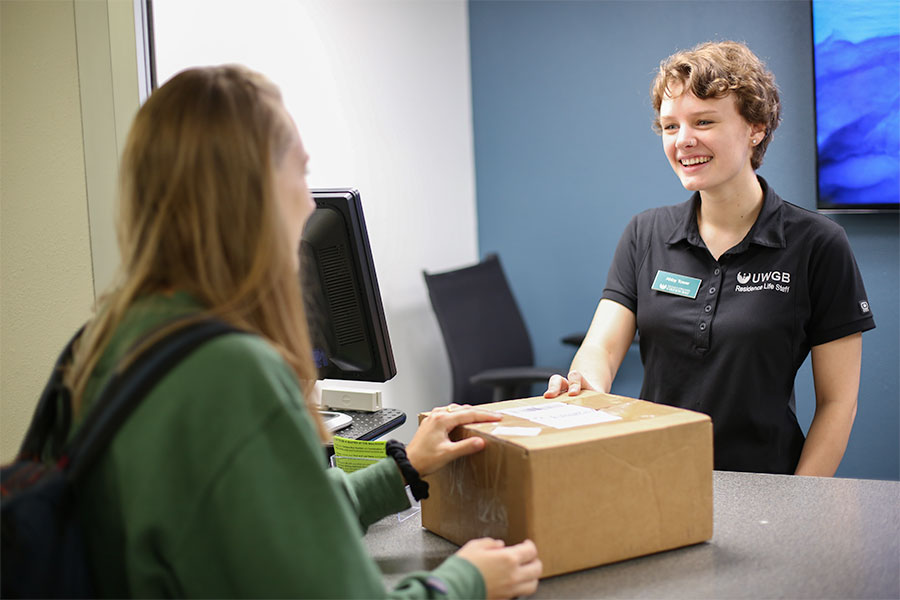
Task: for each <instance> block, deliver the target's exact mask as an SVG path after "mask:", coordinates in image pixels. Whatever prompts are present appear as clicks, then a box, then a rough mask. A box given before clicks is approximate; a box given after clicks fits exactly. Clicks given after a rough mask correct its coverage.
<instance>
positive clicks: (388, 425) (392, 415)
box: [333, 408, 406, 441]
mask: <svg viewBox="0 0 900 600" xmlns="http://www.w3.org/2000/svg"><path fill="white" fill-rule="evenodd" d="M339 412H342V413H345V414H347V415H349V416H351V417H353V422H352V423H351V424H350V426H349V427H345V428H343V429H340V430H338V431H335V432H334V433H333V435H336V436H339V437H343V438H349V439H351V440H365V441H369V440H374V439H376V438H378V437H380V436H382V435H384V434H385V433H387V432H389V431H392V430H394V429H396V428H397V427H400V426H401V425H403V424H404V423H405V422H406V413H404V412H403V411H401V410H397V409H396V408H384V409H381V410H377V411H375V412H366V411H363V410H342V411H339Z"/></svg>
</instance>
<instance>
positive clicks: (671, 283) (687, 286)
mask: <svg viewBox="0 0 900 600" xmlns="http://www.w3.org/2000/svg"><path fill="white" fill-rule="evenodd" d="M700 283H701V280H700V279H697V278H696V277H688V276H687V275H678V274H677V273H669V272H668V271H657V272H656V279H654V280H653V285H651V286H650V289H652V290H656V291H657V292H664V293H666V294H674V295H676V296H683V297H685V298H696V297H697V291H698V290H699V289H700Z"/></svg>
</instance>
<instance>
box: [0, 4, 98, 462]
mask: <svg viewBox="0 0 900 600" xmlns="http://www.w3.org/2000/svg"><path fill="white" fill-rule="evenodd" d="M0 56H2V64H0V407H2V411H0V417H2V418H0V435H2V438H0V442H2V447H0V460H2V461H3V462H6V461H8V460H9V459H10V458H12V456H13V455H14V454H15V451H16V449H17V448H18V444H19V442H20V441H21V438H22V435H23V433H24V431H25V428H26V427H27V425H28V422H29V420H30V417H31V413H32V411H33V410H34V405H35V402H36V400H37V397H38V395H39V394H40V391H41V389H42V387H43V383H44V381H45V380H46V377H47V375H48V374H49V371H50V368H51V367H52V365H53V361H54V359H55V357H56V354H57V352H58V351H59V349H60V347H61V346H62V344H63V343H65V341H66V339H67V338H68V336H69V335H71V333H72V332H73V331H74V330H75V329H76V328H77V327H78V325H79V324H80V323H81V322H82V321H83V320H84V319H85V318H86V317H87V316H88V314H89V310H90V305H91V302H92V301H93V273H92V267H91V247H90V238H89V234H88V231H89V229H88V209H87V196H86V192H85V176H84V153H83V145H82V135H81V102H80V99H79V89H78V61H77V53H76V45H75V18H74V4H73V2H71V1H68V2H65V1H49V2H31V1H28V0H24V1H15V0H2V1H0Z"/></svg>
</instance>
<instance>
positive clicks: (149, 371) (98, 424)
mask: <svg viewBox="0 0 900 600" xmlns="http://www.w3.org/2000/svg"><path fill="white" fill-rule="evenodd" d="M185 321H186V324H185V325H183V326H181V327H179V328H178V329H176V330H175V331H173V332H172V333H169V334H167V335H165V336H164V337H163V338H161V339H160V340H158V341H156V342H154V343H153V344H152V345H150V346H149V347H147V348H146V349H144V350H143V351H141V352H140V354H138V355H137V357H136V358H135V359H134V360H133V361H132V362H131V363H130V364H128V365H127V366H125V367H124V369H121V370H120V369H118V368H117V369H116V371H115V372H114V373H113V375H112V377H111V378H110V379H109V381H108V382H107V383H106V385H105V386H104V387H103V390H102V391H101V392H100V394H99V395H98V397H97V399H96V401H95V402H94V407H93V408H92V409H91V411H90V412H89V413H88V414H87V416H86V417H85V419H84V422H83V423H82V425H81V427H80V428H79V429H78V431H77V432H76V434H75V436H74V437H73V438H72V440H71V441H70V443H69V444H68V445H67V446H66V448H65V449H64V450H63V453H62V457H61V458H60V465H61V466H62V467H63V468H68V477H69V480H70V481H73V482H74V481H77V480H78V479H79V478H80V477H82V476H83V474H84V472H85V471H87V470H88V469H89V468H90V467H91V465H92V464H93V463H94V462H95V461H96V460H97V458H98V456H99V455H100V454H101V453H102V452H103V451H104V450H105V449H106V447H107V446H108V445H109V443H110V441H111V440H112V438H113V437H114V436H115V434H116V433H117V432H118V430H119V428H120V427H121V426H122V424H123V423H124V422H125V421H126V420H127V419H128V417H129V415H131V412H132V411H133V410H134V409H135V408H136V407H137V406H138V404H140V403H141V401H142V400H143V398H144V396H145V395H146V394H147V393H148V392H149V391H150V390H151V389H153V387H154V385H155V384H156V383H157V382H158V381H159V380H160V379H162V377H163V376H164V375H165V374H166V373H168V372H169V370H170V369H172V367H174V366H175V365H176V364H178V363H179V362H180V361H181V360H182V359H183V358H185V357H186V356H188V355H189V354H190V353H191V352H192V351H193V350H194V349H195V348H197V347H198V346H200V345H201V344H203V343H204V342H206V341H208V340H210V339H212V338H214V337H216V336H219V335H222V334H225V333H237V332H240V330H239V329H236V328H235V327H234V326H232V325H230V324H228V323H226V322H224V321H221V320H219V319H212V318H204V319H200V320H197V319H196V317H193V318H188V319H185ZM169 325H170V324H167V326H165V327H168V326H169Z"/></svg>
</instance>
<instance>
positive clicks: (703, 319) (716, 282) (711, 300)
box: [697, 267, 724, 349]
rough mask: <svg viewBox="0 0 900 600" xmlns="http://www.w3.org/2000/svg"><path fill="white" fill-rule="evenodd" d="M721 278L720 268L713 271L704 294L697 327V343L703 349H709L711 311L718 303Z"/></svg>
mask: <svg viewBox="0 0 900 600" xmlns="http://www.w3.org/2000/svg"><path fill="white" fill-rule="evenodd" d="M723 276H724V275H723V272H722V268H721V267H716V268H715V269H713V276H712V277H710V281H709V289H708V290H707V293H706V303H705V304H704V306H703V312H702V313H701V315H700V322H699V323H698V325H697V330H698V331H697V342H698V345H699V346H700V347H701V348H704V349H708V348H709V332H710V329H711V328H712V319H713V311H714V310H715V308H716V304H717V303H718V301H719V296H720V288H721V285H722V278H723Z"/></svg>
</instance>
